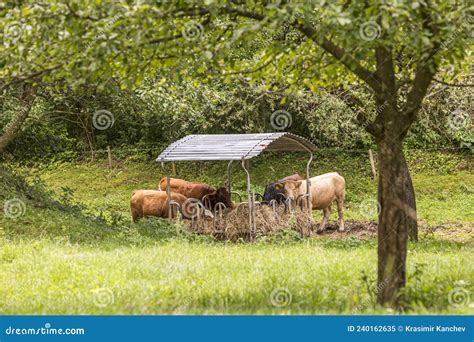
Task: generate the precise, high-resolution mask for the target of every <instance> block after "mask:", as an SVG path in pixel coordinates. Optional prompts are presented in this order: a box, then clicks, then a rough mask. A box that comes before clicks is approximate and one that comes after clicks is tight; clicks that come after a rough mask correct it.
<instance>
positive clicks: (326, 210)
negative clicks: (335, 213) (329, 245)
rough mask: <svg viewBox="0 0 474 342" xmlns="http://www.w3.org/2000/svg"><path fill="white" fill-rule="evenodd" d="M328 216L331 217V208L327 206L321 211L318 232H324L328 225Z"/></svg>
mask: <svg viewBox="0 0 474 342" xmlns="http://www.w3.org/2000/svg"><path fill="white" fill-rule="evenodd" d="M330 215H331V206H328V207H327V208H324V209H323V220H322V221H321V224H320V225H319V229H318V232H322V231H324V228H326V225H327V224H328V220H329V216H330Z"/></svg>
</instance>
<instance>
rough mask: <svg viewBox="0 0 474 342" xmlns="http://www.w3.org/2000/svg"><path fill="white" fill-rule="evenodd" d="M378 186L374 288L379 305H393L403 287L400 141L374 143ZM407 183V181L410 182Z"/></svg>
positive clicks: (406, 216) (406, 213) (406, 208)
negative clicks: (376, 156) (376, 286)
mask: <svg viewBox="0 0 474 342" xmlns="http://www.w3.org/2000/svg"><path fill="white" fill-rule="evenodd" d="M378 148H379V184H378V200H379V203H380V206H381V211H380V215H379V225H378V289H380V290H379V291H378V292H377V300H378V302H379V303H380V304H382V305H386V304H389V305H395V304H397V294H398V290H399V289H400V288H402V287H403V286H405V281H406V276H405V262H406V256H407V240H408V226H409V223H410V222H411V221H412V219H411V218H410V205H409V200H408V197H409V196H407V193H406V187H405V185H406V184H407V181H408V179H409V178H407V175H408V176H409V173H408V169H407V164H406V161H405V157H404V155H403V150H402V139H401V138H393V136H392V138H387V137H385V138H384V139H382V140H381V141H378ZM410 183H411V180H410ZM413 199H414V197H413Z"/></svg>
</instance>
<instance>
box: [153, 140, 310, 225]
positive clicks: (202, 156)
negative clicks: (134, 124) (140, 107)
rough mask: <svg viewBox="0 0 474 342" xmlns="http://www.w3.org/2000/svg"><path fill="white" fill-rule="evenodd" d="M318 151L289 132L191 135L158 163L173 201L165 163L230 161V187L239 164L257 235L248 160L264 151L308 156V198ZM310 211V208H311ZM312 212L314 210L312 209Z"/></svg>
mask: <svg viewBox="0 0 474 342" xmlns="http://www.w3.org/2000/svg"><path fill="white" fill-rule="evenodd" d="M316 150H317V147H316V146H315V145H314V144H313V143H311V142H310V141H308V140H306V139H305V138H303V137H300V136H298V135H296V134H292V133H288V132H276V133H249V134H192V135H188V136H186V137H184V138H182V139H180V140H178V141H176V142H174V143H172V144H171V145H169V146H168V147H167V148H166V149H165V150H164V151H163V152H162V153H161V154H160V155H159V156H158V158H157V159H156V161H157V162H160V163H161V167H162V169H163V171H164V172H165V174H166V177H167V188H166V191H167V194H168V199H169V200H170V201H171V192H170V173H169V171H167V170H166V168H165V163H166V162H174V161H206V160H207V161H212V160H214V161H219V160H222V161H224V160H225V161H229V163H228V165H227V178H228V182H227V184H228V185H227V186H228V190H229V192H231V190H232V185H231V165H232V162H233V161H236V160H240V161H241V164H242V168H243V169H244V171H245V173H246V175H247V195H248V207H249V228H250V232H251V234H252V232H254V231H255V217H254V216H255V215H254V213H255V194H254V193H252V191H251V183H250V173H249V170H248V168H247V166H246V161H247V164H248V163H249V162H250V161H249V159H251V158H254V157H256V156H258V155H260V153H262V152H263V151H271V152H308V153H309V155H310V157H309V159H308V162H307V164H306V180H307V189H306V191H307V194H309V187H310V184H309V166H310V164H311V162H312V160H313V152H315V151H316ZM308 208H309V204H308ZM309 210H311V209H309Z"/></svg>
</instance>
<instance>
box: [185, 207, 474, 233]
mask: <svg viewBox="0 0 474 342" xmlns="http://www.w3.org/2000/svg"><path fill="white" fill-rule="evenodd" d="M277 214H278V215H275V213H274V212H273V210H272V209H271V207H269V206H262V207H257V210H256V213H255V221H256V232H255V237H256V238H257V239H258V237H261V236H266V235H272V234H277V233H279V232H282V231H285V230H288V229H291V230H294V231H296V232H298V233H299V234H300V235H301V236H302V237H304V238H307V237H311V236H320V237H327V238H332V239H346V238H348V237H355V238H358V239H361V240H367V239H374V238H377V222H375V221H356V220H346V221H345V224H344V228H345V229H344V231H343V232H340V231H339V230H338V225H337V222H336V221H331V222H330V223H329V224H328V225H327V227H326V229H325V230H324V231H323V232H317V229H318V227H319V222H316V221H315V220H314V219H313V218H310V217H308V215H307V214H306V212H305V211H302V210H301V209H300V208H296V209H295V211H294V212H293V213H287V212H285V210H284V207H280V208H277ZM187 225H188V229H189V230H190V231H193V232H195V233H198V234H206V235H212V236H213V237H214V238H216V239H218V240H230V241H237V240H245V241H248V240H250V237H251V236H250V232H249V229H248V208H241V209H239V210H238V211H237V210H233V211H231V212H230V213H228V214H227V216H225V217H222V218H221V217H219V218H217V220H216V222H215V223H214V221H212V220H208V221H207V222H206V225H204V224H203V222H200V225H199V226H198V227H194V228H191V225H190V222H189V221H188V224H187ZM418 230H419V236H420V238H421V239H422V238H423V237H435V238H439V239H443V240H450V241H456V242H467V241H469V240H471V241H474V225H473V224H461V223H453V224H445V225H437V226H429V225H428V224H426V222H424V221H420V222H419V223H418Z"/></svg>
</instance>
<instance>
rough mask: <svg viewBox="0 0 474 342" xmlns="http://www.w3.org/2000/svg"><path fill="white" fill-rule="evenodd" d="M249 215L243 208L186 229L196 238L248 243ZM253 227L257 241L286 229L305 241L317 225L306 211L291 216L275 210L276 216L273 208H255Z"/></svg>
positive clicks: (294, 211)
mask: <svg viewBox="0 0 474 342" xmlns="http://www.w3.org/2000/svg"><path fill="white" fill-rule="evenodd" d="M248 212H249V210H248V207H247V206H244V207H241V208H239V209H238V210H237V209H234V210H232V211H230V212H228V213H227V214H225V215H222V216H219V215H217V216H216V219H215V220H210V219H208V220H207V221H206V223H205V224H204V222H203V220H201V221H200V223H199V225H195V227H194V228H192V227H191V222H188V229H189V230H190V231H192V232H195V233H198V234H207V235H212V236H213V237H215V238H216V239H219V240H230V241H237V240H239V239H242V240H245V241H248V240H250V239H251V233H250V230H249V223H248V222H249V218H248ZM255 225H256V231H255V232H254V234H253V236H254V237H256V238H258V237H261V236H266V235H272V234H277V233H279V232H282V231H284V230H288V229H292V230H295V231H296V232H298V233H299V234H300V235H301V236H302V237H308V236H310V235H311V233H312V232H315V231H316V228H317V224H316V223H315V222H314V220H313V219H312V218H311V217H310V216H309V215H308V212H307V211H303V210H302V209H301V208H300V207H296V208H294V209H293V210H292V212H291V213H290V212H289V211H288V210H285V206H284V205H280V206H277V207H276V208H275V212H274V211H273V209H272V207H270V206H267V205H261V206H256V208H255Z"/></svg>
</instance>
